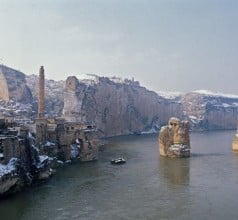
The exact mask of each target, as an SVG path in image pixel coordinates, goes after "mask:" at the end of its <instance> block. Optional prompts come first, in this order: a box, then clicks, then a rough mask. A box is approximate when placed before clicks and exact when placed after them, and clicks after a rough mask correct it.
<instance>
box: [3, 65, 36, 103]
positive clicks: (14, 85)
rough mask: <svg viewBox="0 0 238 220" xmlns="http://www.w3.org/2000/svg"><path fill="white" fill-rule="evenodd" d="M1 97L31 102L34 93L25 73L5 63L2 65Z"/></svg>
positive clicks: (7, 99)
mask: <svg viewBox="0 0 238 220" xmlns="http://www.w3.org/2000/svg"><path fill="white" fill-rule="evenodd" d="M0 99H2V100H4V101H9V100H10V99H14V100H15V101H18V102H23V103H31V102H32V94H31V91H30V89H29V87H28V86H27V85H26V80H25V75H24V74H23V73H21V72H19V71H17V70H14V69H11V68H9V67H6V66H4V65H1V66H0Z"/></svg>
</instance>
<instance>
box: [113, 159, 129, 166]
mask: <svg viewBox="0 0 238 220" xmlns="http://www.w3.org/2000/svg"><path fill="white" fill-rule="evenodd" d="M124 163H126V160H125V159H124V158H122V157H120V158H117V159H113V160H111V164H115V165H120V164H124Z"/></svg>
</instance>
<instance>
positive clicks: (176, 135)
mask: <svg viewBox="0 0 238 220" xmlns="http://www.w3.org/2000/svg"><path fill="white" fill-rule="evenodd" d="M159 151H160V155H161V156H168V157H189V156H190V138H189V122H187V121H180V120H179V119H178V118H170V120H169V124H168V125H166V126H164V127H162V128H161V130H160V134H159Z"/></svg>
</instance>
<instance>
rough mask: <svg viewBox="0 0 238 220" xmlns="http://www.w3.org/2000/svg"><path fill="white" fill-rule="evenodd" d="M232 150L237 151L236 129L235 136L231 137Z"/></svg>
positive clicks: (237, 134) (237, 137)
mask: <svg viewBox="0 0 238 220" xmlns="http://www.w3.org/2000/svg"><path fill="white" fill-rule="evenodd" d="M232 150H234V151H238V130H237V132H236V135H235V137H234V138H233V142H232Z"/></svg>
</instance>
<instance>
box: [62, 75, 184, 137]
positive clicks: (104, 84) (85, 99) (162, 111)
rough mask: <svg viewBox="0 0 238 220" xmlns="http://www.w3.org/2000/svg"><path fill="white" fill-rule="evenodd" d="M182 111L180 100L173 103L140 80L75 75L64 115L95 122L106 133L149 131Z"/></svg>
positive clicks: (68, 89)
mask: <svg viewBox="0 0 238 220" xmlns="http://www.w3.org/2000/svg"><path fill="white" fill-rule="evenodd" d="M182 114H183V113H182V106H181V103H179V102H176V101H173V102H170V101H168V100H166V99H165V98H163V97H161V96H159V95H157V94H156V93H155V92H152V91H149V90H147V89H146V88H144V87H141V86H140V85H139V83H138V82H134V81H129V80H126V81H123V82H121V81H119V80H115V79H109V78H106V77H95V79H94V81H90V83H87V82H82V81H81V82H79V80H78V79H77V78H76V77H69V78H68V79H67V81H66V89H65V97H64V117H65V118H66V119H67V120H69V121H79V122H86V123H89V124H92V125H95V126H96V127H97V128H98V129H99V130H101V132H102V134H103V136H114V135H126V134H132V133H141V132H147V131H150V130H151V129H157V128H158V127H159V126H160V125H161V124H163V123H165V122H167V121H168V119H169V117H171V116H172V115H175V116H180V117H181V116H182Z"/></svg>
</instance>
